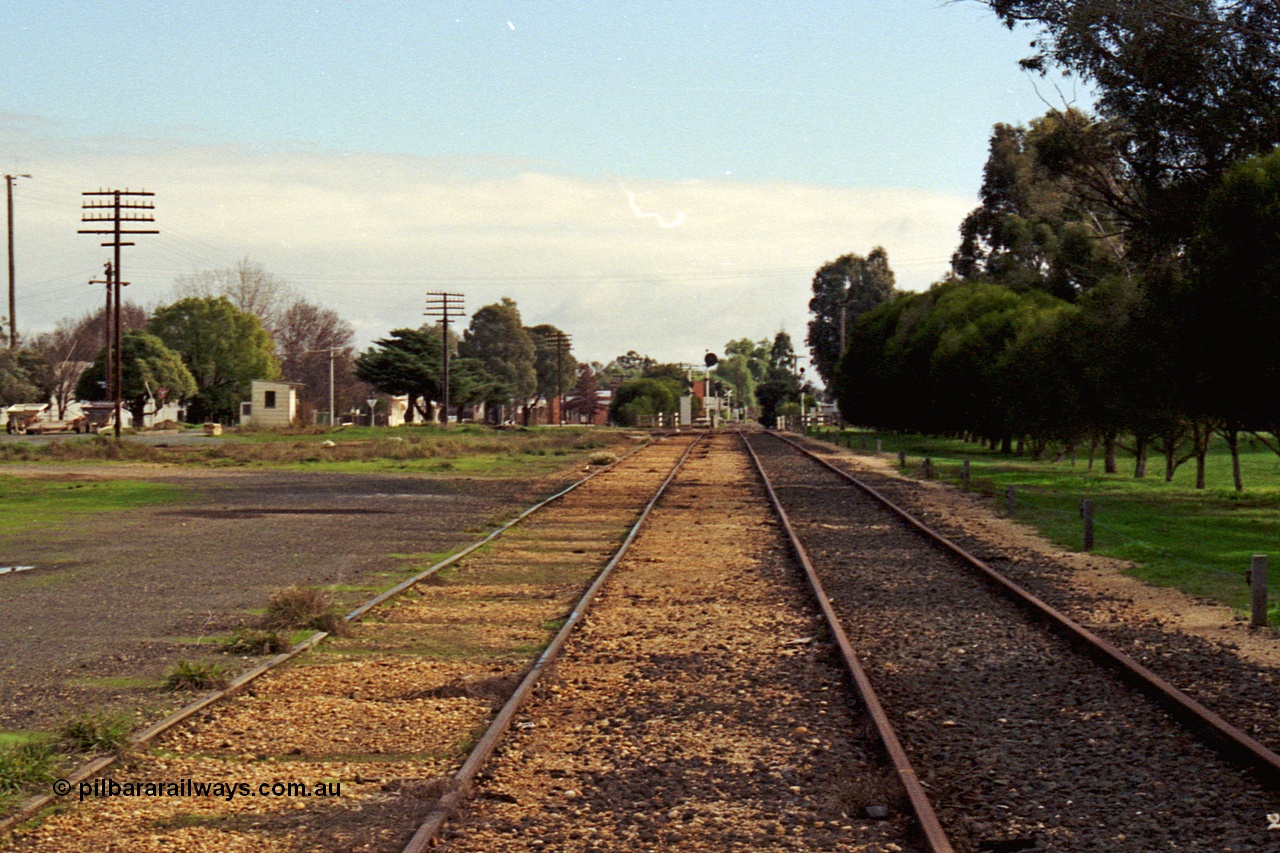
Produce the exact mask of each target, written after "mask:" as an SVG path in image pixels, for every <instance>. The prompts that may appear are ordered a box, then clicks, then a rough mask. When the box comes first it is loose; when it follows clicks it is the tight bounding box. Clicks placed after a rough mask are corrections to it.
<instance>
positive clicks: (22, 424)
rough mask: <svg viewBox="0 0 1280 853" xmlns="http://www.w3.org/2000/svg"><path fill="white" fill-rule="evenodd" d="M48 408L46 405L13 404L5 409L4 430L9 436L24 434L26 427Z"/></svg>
mask: <svg viewBox="0 0 1280 853" xmlns="http://www.w3.org/2000/svg"><path fill="white" fill-rule="evenodd" d="M48 408H49V404H48V403H14V404H13V405H12V406H8V407H6V408H5V410H4V413H5V414H6V415H7V416H8V418H7V420H6V422H5V430H6V431H7V432H8V433H9V434H10V435H15V434H22V433H24V432H26V431H27V427H28V426H29V425H30V424H31V423H32V422H33V421H35V420H36V419H37V418H39V417H40V415H41V414H42V413H43V412H44V411H45V410H46V409H48Z"/></svg>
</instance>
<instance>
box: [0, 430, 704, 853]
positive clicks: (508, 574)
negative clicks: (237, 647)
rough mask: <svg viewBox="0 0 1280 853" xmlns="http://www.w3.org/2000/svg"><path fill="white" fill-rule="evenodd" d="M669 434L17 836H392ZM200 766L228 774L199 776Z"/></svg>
mask: <svg viewBox="0 0 1280 853" xmlns="http://www.w3.org/2000/svg"><path fill="white" fill-rule="evenodd" d="M680 449H681V445H680V444H679V443H675V442H659V443H658V444H657V445H656V446H654V447H650V448H647V449H645V450H644V451H642V452H641V453H639V454H637V455H635V456H633V457H631V458H628V459H624V460H623V461H622V462H621V463H619V464H618V465H617V466H615V467H614V468H612V469H610V470H608V471H606V472H604V473H602V474H600V475H599V476H597V477H596V478H594V479H592V480H591V481H590V482H588V483H586V484H584V485H583V486H581V487H579V488H578V489H576V490H575V491H573V492H570V493H569V494H568V495H566V496H565V497H563V498H561V499H560V500H558V501H556V502H554V503H552V504H550V505H549V506H548V507H546V508H544V509H543V510H541V511H539V512H538V513H536V514H535V515H533V516H530V517H529V518H528V519H526V520H524V521H523V522H521V523H520V524H519V525H517V526H516V527H514V528H512V529H511V530H508V531H507V532H505V533H504V534H503V535H502V536H500V537H498V538H497V539H495V540H494V541H492V542H490V543H489V544H488V545H486V546H485V547H484V548H481V549H479V550H477V551H475V552H473V553H472V554H470V555H469V556H467V557H466V558H465V559H464V560H462V561H461V562H460V563H458V564H455V565H454V566H452V567H450V568H449V569H447V570H445V571H444V572H441V573H439V574H436V575H432V576H431V577H430V578H428V579H427V580H424V581H423V582H421V583H420V584H418V585H417V586H416V587H414V588H413V589H411V590H408V591H406V592H405V593H404V594H403V595H401V596H399V597H398V598H396V599H393V600H392V601H391V602H388V603H387V604H385V605H383V606H381V607H379V608H377V609H375V610H374V611H373V612H372V613H370V614H368V615H367V616H366V618H365V619H363V620H362V621H361V622H360V623H358V624H357V625H354V626H353V630H352V633H351V635H350V636H346V637H331V638H329V639H328V640H326V641H325V642H324V643H323V644H322V645H321V646H319V647H318V648H315V649H312V650H311V651H309V652H307V653H306V654H305V655H303V656H301V657H299V658H295V659H294V660H293V661H292V662H290V663H289V664H287V665H285V666H283V667H281V668H279V669H277V670H273V671H271V672H270V673H268V674H267V675H265V676H263V677H262V678H261V679H259V680H257V681H254V682H252V684H250V685H249V686H248V687H246V688H245V689H244V690H243V691H242V692H240V693H238V694H237V695H235V696H232V697H229V698H228V699H226V700H225V701H223V702H221V703H218V704H217V705H214V706H211V707H210V708H209V709H207V710H206V711H204V712H202V713H201V714H200V715H198V717H197V718H194V719H192V720H189V721H188V722H186V723H184V724H182V725H180V726H178V727H176V728H174V729H173V730H171V731H169V732H167V733H165V734H164V735H163V736H162V737H161V738H159V739H158V740H157V741H156V742H155V743H154V744H153V745H152V747H151V748H149V749H147V750H145V751H139V752H137V753H135V754H132V755H129V756H127V757H126V758H125V760H124V761H123V762H122V763H121V765H119V766H117V767H115V768H113V769H112V770H111V772H110V773H109V774H108V775H107V776H106V777H104V778H103V779H100V780H99V786H100V790H102V791H109V788H105V787H102V786H109V785H110V784H113V783H114V784H117V785H121V786H123V785H127V784H130V783H133V784H135V785H140V786H141V787H140V788H134V789H131V792H130V793H124V792H123V790H119V792H118V793H117V794H116V795H114V796H95V795H92V794H91V795H89V796H88V797H87V798H86V799H85V801H84V802H78V801H77V800H78V798H79V789H78V788H76V789H73V791H72V793H71V794H70V795H68V796H66V797H65V798H63V800H62V801H61V803H60V808H59V809H58V810H57V812H56V813H53V814H48V815H45V816H44V817H42V818H41V819H39V820H37V821H35V822H33V823H32V824H31V825H29V826H26V827H23V828H21V829H19V830H18V831H16V832H15V833H14V835H13V836H12V838H11V846H12V849H14V850H40V851H81V850H105V851H129V853H161V851H164V852H165V853H172V851H190V853H197V851H199V853H204V851H209V850H252V851H260V850H262V851H290V853H300V851H313V850H314V851H320V850H326V851H327V850H352V851H355V850H361V851H363V850H374V851H387V853H392V852H393V851H399V850H401V849H403V847H404V845H405V843H406V842H407V841H408V839H409V837H410V836H411V835H412V833H413V832H414V830H415V829H416V828H417V825H418V823H419V822H420V821H421V819H422V817H423V816H424V814H425V813H426V811H427V810H428V809H429V808H430V807H432V806H433V805H434V804H435V802H436V799H437V797H438V796H439V794H440V793H441V792H442V790H443V788H442V781H443V779H444V778H445V777H446V776H447V775H448V774H449V773H450V772H451V771H453V770H455V769H456V767H457V765H458V763H459V762H460V761H461V759H462V758H463V757H465V753H466V750H467V749H468V748H469V745H470V743H471V742H472V739H473V738H474V737H475V734H476V733H477V732H478V731H480V730H482V729H483V728H484V727H485V726H486V725H487V724H488V721H489V719H490V718H491V716H492V714H493V712H494V709H495V707H496V706H498V705H500V704H501V702H503V701H504V700H505V699H506V697H507V696H508V695H509V694H510V692H511V690H512V688H513V687H514V685H515V684H516V682H517V681H518V679H519V676H520V674H521V673H522V672H523V670H524V669H525V668H526V667H527V666H528V665H529V663H530V661H531V659H532V658H533V656H534V655H535V654H536V653H537V652H538V651H539V649H540V648H541V647H542V646H543V645H544V644H545V643H546V642H547V640H548V638H549V637H550V635H551V633H552V632H553V631H554V629H555V628H556V627H557V626H558V620H559V619H560V618H562V617H563V615H564V614H565V613H566V612H567V611H568V609H570V608H571V607H572V604H573V602H574V601H575V600H576V599H577V597H578V596H579V595H580V593H581V591H582V589H583V588H584V587H585V586H586V584H587V583H588V582H589V581H590V579H591V578H592V577H593V576H594V575H595V574H596V573H597V572H598V571H599V569H600V567H601V566H602V565H603V564H604V562H606V561H607V560H608V558H609V556H610V555H611V554H612V553H613V551H614V550H615V549H616V547H617V543H618V542H619V541H620V540H621V538H622V537H623V535H624V534H625V532H626V529H627V527H628V526H629V525H630V524H631V523H632V522H633V521H634V520H635V517H636V515H637V513H638V512H639V509H640V507H641V506H643V504H644V502H645V501H646V500H647V498H648V496H649V495H650V494H651V493H652V491H653V489H655V488H656V487H657V485H658V483H659V482H661V480H662V478H663V477H664V476H665V474H666V472H667V470H668V469H669V467H670V465H671V463H672V462H673V461H674V458H675V456H676V455H678V452H679V450H680ZM222 509H223V510H227V511H239V510H245V511H249V510H251V509H252V506H248V507H245V506H239V505H223V506H222ZM201 513H205V514H207V508H201V510H200V512H199V513H196V515H199V514H201ZM188 517H189V516H188ZM184 780H187V781H189V782H190V783H192V784H191V785H188V787H185V788H184V787H182V784H183V782H184ZM147 783H152V784H153V786H157V787H153V788H151V789H148V788H147V787H146V785H147ZM194 783H199V784H201V785H204V786H206V787H207V786H209V785H216V784H218V783H221V784H223V785H224V786H231V787H230V788H225V789H223V790H222V791H221V792H220V793H215V792H209V791H208V790H206V791H205V792H204V793H200V791H199V790H198V789H195V788H194ZM290 784H292V785H294V786H302V787H300V788H299V787H295V789H290V788H288V785H290ZM320 785H324V789H323V793H322V794H316V793H314V790H316V789H317V786H320ZM168 786H177V787H176V788H172V789H171V788H170V787H168ZM278 786H284V787H278ZM277 791H279V793H277Z"/></svg>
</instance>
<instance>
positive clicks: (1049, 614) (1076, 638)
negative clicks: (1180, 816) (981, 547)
mask: <svg viewBox="0 0 1280 853" xmlns="http://www.w3.org/2000/svg"><path fill="white" fill-rule="evenodd" d="M774 437H775V438H777V439H778V440H779V441H783V442H786V443H787V444H789V445H791V446H792V447H794V448H795V449H796V450H799V451H800V452H801V453H803V454H805V455H806V456H808V457H809V458H810V459H812V460H814V461H815V462H817V463H819V464H821V465H823V466H824V467H826V468H827V469H829V470H831V471H832V472H834V473H835V474H837V475H839V476H840V477H843V478H844V479H846V480H848V481H849V482H850V483H852V484H853V485H854V486H856V487H857V488H859V489H860V490H862V491H863V492H864V493H866V494H867V495H869V496H871V497H872V498H874V499H875V500H876V501H878V502H879V503H880V504H882V505H883V506H884V507H885V508H886V509H888V510H890V511H891V512H893V513H894V514H895V515H897V516H898V517H899V518H901V519H902V520H903V521H905V522H906V523H907V524H909V525H911V526H912V527H914V528H915V529H916V530H917V531H919V532H920V533H921V534H923V535H924V536H926V537H927V538H929V539H930V540H932V541H933V542H935V543H936V544H937V545H939V546H940V547H942V548H943V549H945V550H946V551H949V552H950V553H951V554H952V555H953V556H955V557H957V558H959V559H960V560H961V561H962V562H964V563H965V564H967V565H968V566H969V567H970V568H972V569H974V570H975V571H976V572H977V573H978V574H979V576H980V577H982V578H983V579H984V580H986V581H988V582H989V583H991V584H992V585H994V586H995V587H996V588H997V589H999V590H1000V591H1002V592H1003V593H1004V594H1005V595H1007V596H1008V597H1009V598H1010V599H1011V600H1013V601H1014V602H1016V603H1017V604H1019V605H1020V606H1021V607H1022V608H1023V609H1024V610H1026V611H1027V612H1028V613H1030V614H1032V615H1033V616H1035V617H1036V618H1038V619H1041V620H1042V621H1044V622H1045V623H1047V624H1048V625H1050V626H1051V627H1052V628H1054V629H1055V630H1056V631H1057V632H1058V633H1059V634H1060V635H1062V636H1064V637H1065V638H1066V639H1067V640H1068V641H1070V642H1071V643H1073V644H1074V645H1076V646H1077V647H1078V648H1080V649H1082V650H1083V651H1084V652H1085V653H1087V654H1088V655H1090V656H1091V657H1093V658H1094V659H1095V660H1097V661H1099V662H1101V663H1103V664H1105V665H1107V666H1110V667H1112V668H1113V669H1115V670H1116V671H1117V672H1118V673H1119V674H1120V675H1121V676H1122V677H1124V678H1125V679H1126V680H1128V681H1129V682H1130V683H1131V684H1133V685H1134V686H1135V687H1137V688H1138V689H1140V690H1142V691H1143V692H1144V693H1146V694H1147V695H1148V696H1150V697H1151V698H1153V699H1154V700H1155V701H1157V702H1158V703H1160V704H1161V705H1162V706H1163V707H1164V708H1165V709H1167V710H1168V711H1169V712H1170V713H1171V714H1172V715H1173V716H1174V717H1175V718H1177V719H1178V720H1179V721H1180V722H1181V723H1182V724H1183V725H1185V726H1186V727H1187V728H1188V729H1189V730H1191V731H1192V732H1194V733H1195V734H1196V735H1197V736H1198V737H1199V738H1200V739H1201V740H1202V741H1203V742H1204V743H1205V744H1206V745H1208V746H1210V747H1212V748H1214V749H1216V750H1217V751H1218V752H1219V753H1221V754H1222V755H1223V756H1224V757H1226V758H1229V759H1230V760H1232V761H1234V762H1236V763H1237V764H1239V765H1241V766H1244V767H1246V768H1248V769H1249V770H1251V771H1253V772H1254V773H1256V774H1258V776H1259V778H1260V779H1261V780H1262V781H1263V782H1264V783H1265V784H1266V785H1268V786H1269V787H1271V788H1273V789H1280V755H1277V754H1276V753H1275V752H1272V751H1271V750H1270V749H1267V747H1265V746H1263V745H1262V744H1261V743H1259V742H1258V741H1256V740H1254V739H1253V738H1251V737H1249V735H1247V734H1245V732H1244V731H1242V730H1241V729H1239V728H1237V727H1236V726H1233V725H1232V724H1231V723H1229V722H1227V721H1226V720H1225V719H1223V718H1222V717H1221V716H1219V715H1218V714H1216V713H1215V712H1213V711H1212V710H1210V709H1209V708H1208V707H1206V706H1205V705H1202V704H1201V703H1200V702H1197V701H1196V700H1195V699H1192V698H1191V697H1190V696H1188V695H1187V694H1185V693H1183V692H1182V691H1181V690H1179V689H1178V688H1177V687H1174V686H1173V685H1172V684H1170V683H1169V682H1168V681H1165V680H1164V679H1163V678H1161V677H1160V676H1159V675H1157V674H1156V673H1155V672H1153V671H1152V670H1150V669H1148V668H1147V667H1145V666H1143V665H1142V664H1140V663H1138V662H1137V661H1136V660H1134V659H1133V658H1132V657H1130V656H1129V655H1127V654H1125V653H1124V652H1123V651H1121V650H1120V649H1119V648H1117V647H1116V646H1114V645H1112V644H1111V643H1109V642H1107V641H1106V640H1104V639H1102V638H1101V637H1099V636H1098V635H1096V634H1094V633H1093V632H1092V631H1090V630H1089V629H1088V628H1085V627H1084V626H1083V625H1081V624H1079V623H1078V622H1076V621H1074V620H1073V619H1071V618H1070V617H1068V616H1067V615H1066V614H1064V613H1062V612H1061V611H1059V610H1057V609H1056V608H1054V607H1053V606H1052V605H1050V604H1049V603H1048V602H1046V601H1044V600H1043V599H1041V598H1039V597H1037V596H1035V595H1033V594H1032V593H1030V592H1028V591H1027V590H1025V589H1023V588H1022V587H1021V586H1019V585H1018V584H1016V583H1014V582H1013V581H1011V580H1009V579H1008V578H1007V577H1005V576H1004V575H1003V574H1001V573H1000V572H998V571H996V570H995V569H993V568H991V567H990V566H988V565H987V564H986V563H985V562H983V561H982V560H980V559H978V558H977V557H975V556H974V555H973V554H971V553H969V552H968V551H966V550H965V549H964V548H962V547H960V546H959V545H957V544H956V543H955V542H952V541H951V540H950V539H948V538H946V537H945V536H943V535H942V534H941V533H938V532H937V531H935V530H933V529H932V528H930V527H928V526H927V525H925V524H924V523H923V522H921V521H920V520H919V519H917V518H916V517H915V516H913V515H911V513H909V512H907V511H906V510H905V509H903V508H902V507H900V506H898V505H897V504H895V503H894V502H893V501H891V500H889V499H888V498H887V497H885V496H884V495H882V494H881V493H880V492H878V491H876V490H875V489H874V488H872V487H871V486H869V485H867V484H866V483H864V482H862V481H861V480H859V479H858V478H857V477H855V476H853V475H852V474H850V473H849V472H847V471H844V470H842V469H840V468H838V467H837V466H835V465H833V464H831V463H830V462H829V461H827V460H826V459H823V458H822V457H820V456H818V455H817V454H815V453H813V452H812V451H811V450H809V449H808V448H806V447H804V446H803V445H801V444H800V443H799V442H797V441H795V440H793V439H791V438H788V437H786V436H781V435H776V434H774Z"/></svg>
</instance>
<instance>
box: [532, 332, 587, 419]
mask: <svg viewBox="0 0 1280 853" xmlns="http://www.w3.org/2000/svg"><path fill="white" fill-rule="evenodd" d="M527 331H528V332H529V337H530V338H532V339H533V345H534V352H535V355H534V360H533V369H534V373H535V374H536V375H537V386H536V388H535V391H534V395H535V397H536V399H542V400H550V399H552V398H554V397H558V396H560V395H561V394H563V393H564V392H566V391H568V390H569V388H571V387H572V386H573V382H574V375H575V373H576V371H577V368H578V362H577V359H575V358H574V357H573V350H572V348H571V347H570V346H569V341H568V337H567V336H565V337H564V343H563V344H559V343H557V341H559V340H560V339H561V336H563V335H564V332H562V331H560V330H559V329H557V328H556V327H555V326H552V325H550V324H549V323H542V324H540V325H537V326H533V327H531V328H529V329H528V330H527Z"/></svg>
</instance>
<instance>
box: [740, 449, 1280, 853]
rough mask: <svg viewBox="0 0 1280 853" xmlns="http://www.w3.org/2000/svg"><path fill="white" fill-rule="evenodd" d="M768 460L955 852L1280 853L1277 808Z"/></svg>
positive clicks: (899, 534) (1042, 638)
mask: <svg viewBox="0 0 1280 853" xmlns="http://www.w3.org/2000/svg"><path fill="white" fill-rule="evenodd" d="M756 446H757V449H758V451H759V452H760V453H761V456H762V458H763V459H764V461H765V465H766V468H767V469H768V470H769V472H770V475H771V476H772V477H773V478H774V481H775V488H777V489H778V491H779V494H780V495H781V496H782V498H783V501H784V503H785V504H786V505H787V508H788V511H789V512H790V513H791V515H792V517H793V521H794V522H795V524H796V526H797V527H798V528H799V529H800V531H801V538H802V539H803V540H804V541H805V542H806V546H807V547H808V549H809V550H810V553H811V555H812V556H813V558H814V562H815V563H816V564H817V565H818V566H819V569H820V572H821V573H822V575H823V581H824V583H825V584H826V586H827V590H828V593H829V594H830V596H831V598H832V599H833V602H834V603H835V605H836V609H837V611H838V612H839V613H840V614H841V616H842V622H843V624H844V625H845V626H846V627H847V628H848V630H849V632H850V635H851V638H852V640H853V642H854V645H855V647H857V648H858V649H859V655H860V656H861V657H862V658H863V660H864V662H865V664H866V666H867V668H868V670H869V672H870V673H871V678H872V681H873V682H874V683H875V684H876V687H877V690H878V691H879V693H880V695H881V697H882V698H883V699H884V702H885V705H886V707H887V708H888V709H889V711H890V716H891V717H893V719H894V723H895V726H896V728H897V730H898V732H899V734H900V735H901V737H902V740H903V742H904V744H905V745H906V747H907V750H908V752H909V753H910V754H911V755H912V760H913V763H914V764H915V766H916V769H917V771H918V772H919V773H920V776H921V778H922V779H923V780H924V781H925V782H926V783H927V784H928V785H929V786H930V789H931V794H932V796H933V800H934V804H935V806H936V807H937V808H938V811H939V814H940V816H941V817H942V818H943V822H944V824H945V825H946V826H947V829H948V832H949V834H950V836H951V839H952V841H953V842H954V843H955V845H956V847H957V849H958V850H964V851H971V850H980V849H990V848H992V847H993V846H999V845H1004V847H1001V848H1000V849H1019V848H1018V845H1022V846H1024V847H1026V848H1030V849H1035V850H1064V851H1065V850H1071V851H1075V850H1121V849H1122V850H1126V851H1130V850H1133V851H1156V850H1204V851H1209V850H1213V851H1243V850H1269V849H1280V845H1278V844H1277V841H1280V839H1277V838H1276V837H1275V835H1274V833H1271V834H1269V833H1268V831H1267V825H1268V822H1269V821H1268V818H1267V815H1268V814H1269V813H1273V812H1275V811H1277V808H1276V803H1277V801H1276V797H1275V795H1274V794H1270V793H1268V792H1266V791H1265V790H1263V789H1262V787H1261V786H1260V785H1259V784H1258V783H1257V782H1256V781H1254V780H1252V779H1250V778H1249V777H1248V776H1247V775H1245V774H1243V773H1241V772H1240V771H1238V770H1237V769H1236V768H1234V767H1232V766H1230V765H1228V764H1226V763H1225V762H1224V761H1223V760H1221V758H1220V757H1219V756H1218V755H1217V754H1215V753H1213V752H1212V751H1211V750H1209V749H1208V748H1206V747H1204V746H1202V745H1201V744H1199V743H1198V742H1196V741H1195V740H1194V739H1193V738H1192V737H1191V735H1189V734H1188V733H1187V732H1186V731H1185V730H1184V729H1182V728H1181V727H1180V726H1178V725H1176V724H1174V723H1172V721H1170V720H1169V718H1168V716H1167V715H1166V714H1165V713H1164V712H1163V711H1162V710H1160V709H1159V708H1157V707H1155V706H1153V705H1152V704H1151V703H1150V702H1148V701H1147V700H1146V699H1144V698H1142V697H1141V696H1140V695H1137V694H1135V693H1134V692H1133V691H1132V690H1130V689H1129V688H1128V686H1127V685H1125V684H1124V683H1123V682H1122V681H1121V680H1120V679H1119V678H1118V677H1116V676H1113V675H1112V674H1111V672H1110V671H1109V670H1103V669H1100V668H1098V667H1097V666H1095V665H1094V664H1092V663H1091V662H1089V661H1088V660H1086V659H1084V658H1082V657H1081V656H1080V655H1079V654H1077V653H1076V652H1075V650H1074V649H1073V648H1071V647H1070V646H1069V645H1068V644H1067V643H1066V642H1065V641H1064V640H1061V639H1059V638H1058V637H1057V636H1056V635H1051V634H1049V633H1047V632H1046V631H1045V630H1044V629H1043V628H1041V627H1040V626H1039V625H1038V624H1036V623H1033V622H1031V621H1030V620H1028V618H1027V617H1025V616H1024V615H1023V614H1022V612H1021V611H1020V610H1018V609H1017V608H1015V607H1013V606H1012V605H1011V604H1010V603H1009V602H1007V601H1006V600H1004V599H1003V598H1000V597H997V596H993V595H992V594H991V592H990V590H989V588H988V587H987V585H986V584H984V583H983V582H981V581H979V580H978V579H977V578H975V577H974V576H973V575H972V574H970V572H969V571H968V570H967V569H964V568H961V567H960V566H958V565H956V564H955V563H954V562H953V561H952V559H951V558H948V557H944V556H943V555H941V554H940V553H936V552H933V551H931V550H930V549H928V548H925V547H924V546H923V545H922V543H921V541H920V540H919V539H918V537H917V535H916V534H915V533H912V532H908V530H907V529H906V528H905V527H904V526H903V525H901V524H900V523H899V522H897V521H896V520H894V519H893V517H892V516H890V515H888V514H887V512H886V511H884V510H882V509H880V508H879V507H878V506H877V505H875V504H874V503H872V502H871V501H870V499H869V498H866V497H865V496H863V495H862V494H861V493H860V492H858V491H856V490H854V489H853V488H852V487H851V486H847V485H845V484H844V483H843V482H841V481H839V480H838V478H837V477H836V475H834V474H832V473H831V472H828V471H825V470H824V469H821V468H819V467H818V466H817V465H816V464H814V463H813V462H811V461H809V460H805V459H803V458H802V457H799V456H798V454H796V452H795V451H794V450H793V449H791V448H789V447H786V446H784V445H782V443H781V442H779V441H776V440H774V439H771V438H762V439H759V440H758V443H757V444H756Z"/></svg>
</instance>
